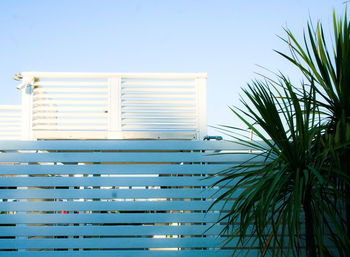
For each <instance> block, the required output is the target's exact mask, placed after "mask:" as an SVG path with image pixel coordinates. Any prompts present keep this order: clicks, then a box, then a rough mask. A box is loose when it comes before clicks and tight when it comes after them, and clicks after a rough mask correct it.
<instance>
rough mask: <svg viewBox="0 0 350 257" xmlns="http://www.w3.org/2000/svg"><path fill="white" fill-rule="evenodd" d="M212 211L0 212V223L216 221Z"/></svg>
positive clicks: (217, 216)
mask: <svg viewBox="0 0 350 257" xmlns="http://www.w3.org/2000/svg"><path fill="white" fill-rule="evenodd" d="M218 218H219V214H214V213H142V215H140V214H139V213H114V214H109V213H105V214H96V213H91V214H86V213H79V214H70V213H68V214H22V213H16V214H1V219H0V224H58V223H65V224H71V223H84V224H85V223H90V224H97V223H108V224H110V223H113V224H115V223H123V224H124V223H130V224H131V223H137V224H145V223H174V222H192V223H196V222H197V223H203V222H208V223H209V222H216V221H217V220H218Z"/></svg>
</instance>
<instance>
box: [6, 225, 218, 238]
mask: <svg viewBox="0 0 350 257" xmlns="http://www.w3.org/2000/svg"><path fill="white" fill-rule="evenodd" d="M174 224H175V225H153V226H143V225H116V226H106V225H104V226H97V225H94V226H88V225H87V226H72V225H69V226H55V225H52V226H3V227H1V229H0V236H2V237H4V236H8V237H9V236H129V235H131V236H148V235H218V234H219V233H220V231H221V230H222V229H223V228H224V226H223V225H214V226H212V224H210V225H209V224H208V225H177V224H178V223H174Z"/></svg>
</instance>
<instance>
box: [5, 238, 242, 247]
mask: <svg viewBox="0 0 350 257" xmlns="http://www.w3.org/2000/svg"><path fill="white" fill-rule="evenodd" d="M221 241H222V239H221V238H209V237H207V238H198V237H197V238H196V237H189V238H84V239H76V238H70V239H64V238H62V239H59V240H58V239H32V240H27V239H0V249H9V248H10V249H11V248H30V249H35V248H95V249H96V248H112V249H113V248H114V249H115V248H172V247H173V248H179V247H189V248H195V247H196V248H197V247H211V248H215V247H218V246H219V245H220V243H221ZM232 241H233V242H234V241H236V240H232ZM233 242H232V243H233ZM232 243H231V244H230V245H232Z"/></svg>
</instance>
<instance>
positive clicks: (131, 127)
mask: <svg viewBox="0 0 350 257" xmlns="http://www.w3.org/2000/svg"><path fill="white" fill-rule="evenodd" d="M22 75H23V77H24V78H25V80H30V83H31V85H32V87H29V88H28V87H26V86H25V87H24V89H23V90H24V91H26V92H27V93H28V92H30V94H29V95H27V96H26V98H25V95H26V94H24V93H23V95H24V96H23V99H24V101H23V102H24V103H25V105H27V106H29V109H30V114H28V113H24V111H25V110H26V111H27V112H29V111H28V108H22V112H23V114H22V115H23V119H25V120H26V122H24V121H23V124H27V125H26V127H27V128H28V124H30V126H32V128H31V132H28V129H27V133H24V134H23V138H24V139H29V138H32V135H31V134H30V133H32V132H33V131H35V138H38V139H49V138H50V139H54V131H55V130H56V131H57V132H58V134H59V135H58V134H57V139H58V138H60V139H62V138H64V136H67V138H75V136H77V135H78V134H77V133H75V132H77V131H81V132H84V133H83V134H82V136H80V135H79V136H77V137H76V138H77V139H78V138H84V139H94V138H95V139H101V138H102V139H103V138H109V139H124V138H132V136H134V137H135V138H143V137H144V138H149V139H159V138H161V139H167V138H166V136H169V135H170V138H171V139H193V138H197V139H201V138H203V137H204V136H205V135H206V91H205V87H206V77H207V76H206V74H205V73H70V72H68V73H56V72H53V73H51V72H24V73H23V74H22ZM94 80H95V81H94ZM23 85H26V83H22V84H21V86H22V87H23ZM28 90H31V91H28ZM24 117H25V118H24ZM23 119H22V120H23ZM29 121H30V122H29ZM7 122H9V121H7ZM33 125H34V127H33ZM79 127H80V128H79ZM96 130H97V131H99V132H100V133H99V134H98V135H97V134H96V133H95V132H96ZM70 131H72V132H74V133H73V134H74V136H73V135H68V134H67V133H68V132H70ZM102 132H103V133H102ZM89 133H90V134H89ZM106 135H107V136H106ZM176 135H177V136H176ZM170 138H169V139H170Z"/></svg>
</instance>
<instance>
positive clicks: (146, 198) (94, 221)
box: [0, 140, 260, 257]
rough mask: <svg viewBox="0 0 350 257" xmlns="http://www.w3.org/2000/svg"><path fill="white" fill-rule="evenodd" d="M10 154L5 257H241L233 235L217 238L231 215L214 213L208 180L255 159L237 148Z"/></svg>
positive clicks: (1, 244) (162, 144) (2, 181)
mask: <svg viewBox="0 0 350 257" xmlns="http://www.w3.org/2000/svg"><path fill="white" fill-rule="evenodd" d="M0 150H1V152H0V199H1V202H0V256H4V257H9V256H11V257H17V256H18V257H29V256H30V257H33V256H35V257H47V256H50V257H52V256H53V257H56V256H57V257H60V256H62V257H63V256H67V257H68V256H69V257H74V256H84V257H89V256H94V257H95V256H101V257H103V256H118V257H133V256H138V257H139V256H140V257H146V256H149V257H151V256H152V257H155V256H157V257H162V256H167V257H171V256H174V257H177V256H178V257H190V256H191V257H196V256H224V257H225V256H230V255H231V254H232V249H230V247H231V245H226V246H225V247H223V246H222V240H223V238H222V237H221V236H219V233H220V231H221V229H222V228H223V225H222V224H221V225H220V224H219V225H215V226H213V227H212V228H211V226H212V225H213V224H214V222H215V221H216V220H217V219H218V218H219V211H220V210H221V209H222V208H223V209H227V208H229V206H227V205H226V206H225V205H224V204H221V205H217V206H215V207H214V208H213V209H212V210H211V211H209V212H208V211H207V209H208V207H209V206H210V205H211V204H212V202H213V200H214V199H215V197H217V193H218V190H219V189H220V188H219V187H215V188H211V187H210V185H212V183H213V182H214V181H217V180H218V179H219V178H211V179H207V178H208V176H210V175H212V174H215V173H216V172H218V171H222V170H225V169H228V168H229V167H231V166H233V165H234V164H237V163H239V162H242V161H246V160H249V159H250V158H252V157H253V154H252V153H250V152H249V149H247V148H244V147H242V146H240V145H239V144H237V143H231V142H225V141H221V142H215V141H211V142H208V141H157V140H153V141H135V140H132V141H128V140H115V141H114V140H108V141H88V140H86V141H67V140H64V141H0ZM255 161H260V160H259V159H255ZM232 185H233V184H231V185H226V186H232ZM209 228H211V229H209ZM208 229H209V230H208ZM233 242H234V241H233ZM233 242H232V243H233ZM241 253H242V254H244V253H245V250H244V249H241Z"/></svg>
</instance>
